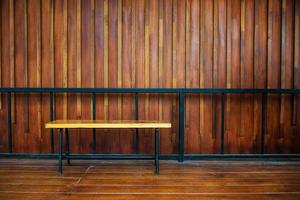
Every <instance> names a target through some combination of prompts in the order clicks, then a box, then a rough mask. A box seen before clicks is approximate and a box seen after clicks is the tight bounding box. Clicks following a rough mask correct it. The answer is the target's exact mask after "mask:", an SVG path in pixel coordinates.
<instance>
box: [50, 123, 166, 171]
mask: <svg viewBox="0 0 300 200" xmlns="http://www.w3.org/2000/svg"><path fill="white" fill-rule="evenodd" d="M45 127H46V128H50V129H59V156H58V160H59V161H58V171H59V173H60V174H62V159H63V157H67V160H68V164H70V147H69V132H68V129H70V128H73V129H96V128H105V129H111V128H117V129H131V128H134V129H150V128H151V129H154V130H155V131H154V138H155V139H154V141H155V152H154V161H155V169H156V170H155V172H156V174H159V157H158V155H159V150H158V148H159V138H158V129H159V128H171V123H169V122H165V121H148V120H55V121H51V122H48V123H46V126H45ZM63 129H65V136H66V146H67V152H66V156H63V152H62V145H63Z"/></svg>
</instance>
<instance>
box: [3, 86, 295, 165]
mask: <svg viewBox="0 0 300 200" xmlns="http://www.w3.org/2000/svg"><path fill="white" fill-rule="evenodd" d="M0 93H7V94H8V95H7V106H8V109H7V112H8V113H7V116H8V120H7V127H8V130H7V132H8V133H7V134H8V151H7V152H6V153H0V157H14V158H57V157H58V154H56V153H54V152H55V151H54V137H53V130H51V132H50V141H51V146H50V152H51V153H49V154H48V153H46V154H45V153H44V154H32V153H14V152H13V142H12V141H13V140H12V137H13V133H12V129H11V94H12V93H25V94H27V93H49V94H50V95H49V98H50V120H54V119H55V116H54V105H53V98H54V94H55V93H91V94H92V113H93V115H92V116H93V119H96V104H95V101H96V94H98V93H102V94H105V93H134V94H135V98H134V99H135V119H138V118H139V113H138V101H139V96H138V94H139V93H173V94H177V95H178V98H179V139H178V154H162V155H160V158H162V159H178V161H180V162H183V161H184V159H202V158H300V154H265V152H264V146H265V141H264V135H265V124H266V104H267V95H269V94H290V95H294V96H295V95H299V94H300V89H227V88H0ZM191 93H196V94H213V95H214V96H216V95H221V147H220V149H221V151H220V153H219V154H185V153H184V138H185V134H184V126H185V119H184V116H185V114H184V113H185V95H186V94H191ZM227 94H257V95H261V97H262V99H261V102H262V106H261V119H262V120H261V144H260V150H261V151H260V154H225V100H226V98H225V96H226V95H227ZM135 142H136V152H138V149H139V147H138V131H137V130H136V140H135ZM92 147H93V154H70V155H64V157H69V158H80V159H84V158H91V159H96V158H97V159H153V155H151V154H96V153H95V152H96V131H95V129H93V146H92Z"/></svg>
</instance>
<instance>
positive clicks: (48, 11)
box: [40, 0, 54, 152]
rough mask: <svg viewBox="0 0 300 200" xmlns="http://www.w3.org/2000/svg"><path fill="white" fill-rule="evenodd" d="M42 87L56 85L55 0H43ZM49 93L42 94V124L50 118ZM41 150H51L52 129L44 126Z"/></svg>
mask: <svg viewBox="0 0 300 200" xmlns="http://www.w3.org/2000/svg"><path fill="white" fill-rule="evenodd" d="M41 23H42V24H41V35H42V36H41V67H42V70H41V71H42V72H41V76H42V80H41V82H42V83H41V85H42V87H54V43H53V0H45V1H41ZM49 101H50V100H49V94H43V95H42V108H41V109H42V124H45V123H46V122H48V121H49V120H50V117H49V116H50V111H49V109H50V104H49V103H50V102H49ZM42 133H43V134H42V138H41V140H42V141H41V145H40V147H41V148H40V149H41V152H49V149H50V131H49V130H48V129H45V128H44V126H42Z"/></svg>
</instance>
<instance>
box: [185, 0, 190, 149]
mask: <svg viewBox="0 0 300 200" xmlns="http://www.w3.org/2000/svg"><path fill="white" fill-rule="evenodd" d="M190 57H191V1H190V0H187V1H186V12H185V73H186V76H185V87H186V88H189V87H190V85H191V78H190V76H191V62H190ZM189 101H190V96H189V95H186V97H185V113H184V117H185V124H184V125H185V127H184V130H185V135H189V131H190V127H191V125H190V115H189V114H188V113H190V102H189ZM184 143H185V150H187V141H186V140H185V141H184Z"/></svg>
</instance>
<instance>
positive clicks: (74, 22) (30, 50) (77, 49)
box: [0, 0, 300, 153]
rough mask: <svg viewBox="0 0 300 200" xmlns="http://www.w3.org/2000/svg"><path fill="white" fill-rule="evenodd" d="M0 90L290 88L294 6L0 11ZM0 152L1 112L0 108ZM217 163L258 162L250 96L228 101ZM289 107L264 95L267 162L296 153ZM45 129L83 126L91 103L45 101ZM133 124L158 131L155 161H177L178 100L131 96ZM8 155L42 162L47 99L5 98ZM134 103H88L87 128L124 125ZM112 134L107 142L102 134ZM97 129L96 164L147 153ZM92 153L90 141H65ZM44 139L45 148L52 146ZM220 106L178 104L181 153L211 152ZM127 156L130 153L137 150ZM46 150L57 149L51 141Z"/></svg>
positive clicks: (86, 5)
mask: <svg viewBox="0 0 300 200" xmlns="http://www.w3.org/2000/svg"><path fill="white" fill-rule="evenodd" d="M0 5H1V8H0V10H1V19H0V20H1V23H0V32H1V33H0V86H1V87H78V88H80V87H106V88H107V87H123V88H131V87H138V88H149V87H153V88H156V87H161V88H172V87H173V88H180V87H191V88H217V87H222V88H299V87H300V81H299V80H300V78H299V77H300V70H299V63H300V55H299V54H300V50H299V49H300V47H299V43H300V42H299V41H300V40H299V38H300V37H299V33H300V28H299V27H300V25H299V24H300V18H299V13H300V7H299V6H300V4H299V1H296V0H269V1H266V0H218V1H210V0H203V1H198V0H15V1H14V0H2V1H1V4H0ZM0 99H1V100H0V121H1V124H3V125H2V127H1V130H0V151H1V152H6V151H7V147H8V144H7V102H6V95H5V94H2V95H1V97H0ZM225 99H226V102H225V104H226V106H225V152H226V153H258V152H260V145H261V144H260V138H261V107H262V101H261V95H243V96H241V95H227V96H226V97H225ZM299 101H300V99H299V95H298V96H291V95H269V96H268V103H267V120H266V131H265V136H266V137H265V141H266V142H265V150H266V152H267V153H299V152H300V139H299V137H298V133H299V131H300V129H299V128H300V120H299V119H300V117H299V113H300V110H299V109H300V102H299ZM54 102H55V118H56V119H69V120H76V119H77V120H91V119H92V104H91V103H92V98H91V94H68V95H66V94H56V95H55V98H54ZM138 107H139V119H141V120H167V121H170V122H171V123H172V128H171V129H165V130H162V132H163V133H164V134H162V135H161V136H160V137H161V138H160V139H161V141H164V142H163V143H161V144H160V148H161V151H162V153H176V152H177V147H178V146H177V144H178V126H179V125H178V97H177V96H176V95H173V94H163V95H161V96H158V95H157V94H139V105H138ZM11 108H12V122H13V123H12V124H13V126H12V132H13V150H14V151H15V152H28V153H29V152H31V153H33V152H35V153H38V152H44V153H46V152H49V150H50V136H49V135H50V134H49V133H50V132H49V130H48V129H45V127H44V124H45V123H46V122H48V121H50V117H49V116H50V111H49V109H50V107H49V94H32V95H29V96H28V95H24V94H17V95H16V94H12V107H11ZM134 109H135V106H134V96H133V95H131V94H123V95H116V94H97V95H96V119H98V120H122V119H123V120H134V119H135V112H134ZM111 131H112V132H114V133H116V134H113V135H114V136H113V137H111V134H110V133H109V132H111ZM124 131H125V132H126V133H128V134H119V130H117V129H115V130H106V129H103V130H96V132H97V133H101V134H97V141H96V142H97V150H96V152H98V153H133V152H138V153H150V152H152V151H153V137H152V135H151V134H150V133H149V131H148V130H140V131H139V135H138V139H137V137H136V134H135V130H124ZM71 133H72V135H73V137H72V139H71V141H70V142H71V151H72V152H74V153H75V152H80V153H83V152H91V150H92V149H91V147H92V134H87V133H92V130H71ZM56 137H57V136H56V134H55V140H56V139H57V138H56ZM220 144H221V96H220V95H215V96H212V95H195V94H191V95H190V94H189V95H187V96H186V113H185V152H186V153H220ZM137 146H138V149H136V148H137ZM55 150H57V143H56V142H55Z"/></svg>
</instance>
